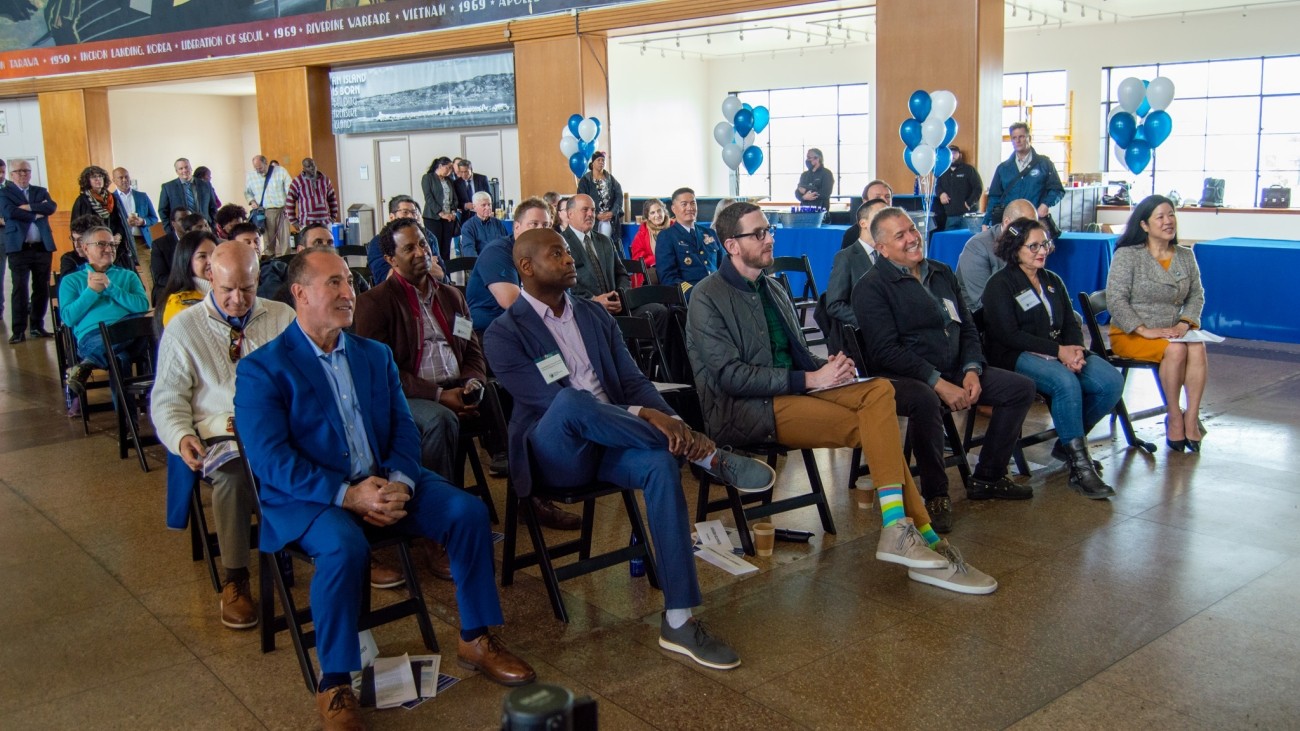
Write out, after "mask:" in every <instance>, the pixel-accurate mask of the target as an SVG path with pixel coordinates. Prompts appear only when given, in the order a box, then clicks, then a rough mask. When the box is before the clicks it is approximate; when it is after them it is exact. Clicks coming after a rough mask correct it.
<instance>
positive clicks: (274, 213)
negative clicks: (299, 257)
mask: <svg viewBox="0 0 1300 731" xmlns="http://www.w3.org/2000/svg"><path fill="white" fill-rule="evenodd" d="M262 248H263V249H264V250H265V251H266V253H268V254H270V255H271V256H273V257H275V256H283V255H284V254H288V253H289V219H288V218H287V217H286V216H285V215H284V209H283V208H267V209H266V234H265V235H264V236H263V238H262Z"/></svg>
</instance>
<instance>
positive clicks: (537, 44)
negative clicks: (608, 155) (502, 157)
mask: <svg viewBox="0 0 1300 731" xmlns="http://www.w3.org/2000/svg"><path fill="white" fill-rule="evenodd" d="M605 51H606V44H605V37H604V36H600V35H590V34H584V35H581V36H578V35H572V36H564V37H561V38H546V39H542V40H530V41H522V42H520V43H516V44H515V100H516V104H517V108H518V112H519V122H518V124H519V170H520V177H521V179H520V190H521V191H522V193H523V195H524V197H528V196H531V195H541V194H543V193H545V192H547V191H551V190H553V191H556V192H557V193H563V194H572V193H573V192H574V191H575V190H577V185H578V182H577V180H576V179H575V178H574V177H573V173H571V172H570V171H569V164H568V161H566V160H565V159H564V157H563V155H561V154H560V135H561V134H562V131H563V129H564V125H565V124H566V123H567V122H568V120H569V116H570V115H572V114H581V115H582V116H583V117H596V118H597V119H599V120H600V121H601V123H602V127H603V129H602V131H601V133H600V138H599V139H598V140H597V142H596V147H597V148H598V149H601V150H608V149H609V139H610V134H611V130H610V126H609V124H608V122H609V73H608V68H609V63H608V59H607V57H606V53H605Z"/></svg>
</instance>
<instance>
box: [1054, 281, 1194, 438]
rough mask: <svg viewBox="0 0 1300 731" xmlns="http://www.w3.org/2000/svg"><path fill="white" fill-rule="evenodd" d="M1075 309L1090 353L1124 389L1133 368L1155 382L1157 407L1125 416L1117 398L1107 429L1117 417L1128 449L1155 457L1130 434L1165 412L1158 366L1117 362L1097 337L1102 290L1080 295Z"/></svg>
mask: <svg viewBox="0 0 1300 731" xmlns="http://www.w3.org/2000/svg"><path fill="white" fill-rule="evenodd" d="M1079 308H1080V309H1081V310H1083V323H1084V325H1085V326H1086V327H1087V328H1088V337H1089V338H1090V339H1091V340H1092V345H1091V350H1092V352H1093V353H1096V354H1097V355H1099V356H1101V357H1102V358H1105V359H1106V362H1108V363H1110V364H1111V365H1113V366H1115V367H1116V368H1118V369H1119V373H1120V376H1122V377H1123V378H1124V383H1125V384H1126V385H1127V384H1128V372H1129V371H1130V370H1131V369H1134V368H1138V369H1143V370H1149V371H1151V375H1152V376H1153V377H1154V378H1155V379H1156V391H1157V392H1158V393H1159V394H1160V405H1159V406H1156V407H1153V408H1150V409H1145V410H1143V411H1139V412H1138V413H1136V414H1129V412H1128V407H1127V406H1126V405H1125V404H1124V397H1123V395H1121V396H1120V399H1119V401H1118V402H1116V403H1115V409H1114V410H1113V411H1112V412H1111V429H1114V428H1115V426H1114V425H1115V419H1116V417H1118V418H1119V423H1120V426H1121V427H1122V428H1123V429H1124V438H1125V439H1126V440H1127V441H1128V445H1129V446H1130V447H1140V448H1142V449H1145V450H1146V451H1148V452H1151V453H1155V451H1156V445H1155V444H1153V443H1151V442H1148V441H1145V440H1142V439H1139V438H1138V435H1137V432H1135V431H1133V422H1135V421H1139V420H1141V419H1148V418H1150V417H1152V416H1163V415H1164V414H1166V413H1168V411H1169V406H1168V404H1166V403H1165V389H1164V387H1163V386H1162V385H1161V383H1160V364H1159V363H1152V362H1150V361H1145V360H1134V359H1132V358H1121V357H1120V356H1117V355H1115V352H1114V351H1112V350H1111V349H1110V346H1108V345H1107V344H1106V340H1105V338H1103V337H1102V334H1101V325H1100V324H1098V323H1097V317H1098V316H1099V315H1101V314H1102V313H1104V312H1106V309H1107V308H1106V290H1104V289H1102V290H1098V291H1096V292H1093V293H1092V294H1088V293H1087V292H1080V293H1079ZM1121 394H1122V392H1121ZM1202 431H1203V430H1202Z"/></svg>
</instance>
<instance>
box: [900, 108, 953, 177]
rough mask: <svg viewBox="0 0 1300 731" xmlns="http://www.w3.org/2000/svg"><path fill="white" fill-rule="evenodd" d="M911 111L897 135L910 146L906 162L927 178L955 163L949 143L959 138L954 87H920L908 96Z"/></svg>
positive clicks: (906, 154) (904, 153)
mask: <svg viewBox="0 0 1300 731" xmlns="http://www.w3.org/2000/svg"><path fill="white" fill-rule="evenodd" d="M907 108H908V110H909V111H911V112H912V117H911V118H910V119H905V120H903V124H902V125H900V126H899V128H898V136H899V137H901V138H903V144H904V145H906V146H907V149H906V150H904V151H903V162H905V163H907V168H908V169H909V170H911V171H912V172H913V173H916V174H917V175H919V176H921V177H922V178H924V177H925V176H927V175H929V174H930V173H931V172H933V173H934V174H935V176H936V177H937V176H939V175H943V174H944V172H946V171H947V170H948V168H949V167H950V166H951V165H952V151H951V150H949V149H948V145H949V144H951V143H952V141H953V140H954V139H956V138H957V120H955V119H953V118H952V113H953V112H955V111H956V110H957V97H956V96H955V95H954V94H953V93H952V92H951V91H935V92H930V93H926V92H925V91H922V90H920V89H917V90H916V91H914V92H912V96H911V98H910V99H908V100H907Z"/></svg>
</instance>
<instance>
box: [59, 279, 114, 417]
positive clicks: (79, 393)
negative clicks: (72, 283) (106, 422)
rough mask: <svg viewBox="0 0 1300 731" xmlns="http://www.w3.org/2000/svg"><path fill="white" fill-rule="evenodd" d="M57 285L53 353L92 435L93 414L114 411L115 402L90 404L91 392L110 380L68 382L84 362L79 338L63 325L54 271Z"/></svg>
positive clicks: (60, 372)
mask: <svg viewBox="0 0 1300 731" xmlns="http://www.w3.org/2000/svg"><path fill="white" fill-rule="evenodd" d="M53 279H54V284H53V285H51V289H50V315H51V317H52V319H53V320H54V354H55V357H56V359H57V361H58V367H59V383H60V385H62V386H63V387H64V388H65V389H68V388H71V391H72V395H73V396H75V397H76V398H77V403H78V404H79V406H80V408H79V411H80V413H81V430H82V432H84V433H85V434H86V435H89V434H90V415H91V414H93V413H98V412H102V411H111V410H112V409H113V401H112V399H111V398H110V399H109V400H107V401H99V402H96V403H90V399H89V394H90V392H92V391H99V390H102V389H107V388H108V387H109V383H108V380H107V379H104V380H99V381H92V380H87V381H86V382H85V383H83V384H80V385H75V386H74V385H71V384H69V383H68V369H69V368H71V367H72V366H74V365H76V364H77V363H79V362H81V357H80V355H79V354H78V353H77V338H76V336H75V335H73V334H72V328H70V327H68V326H67V325H64V324H63V318H62V317H60V316H59V279H60V277H59V274H58V273H57V272H55V274H54V277H53Z"/></svg>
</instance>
